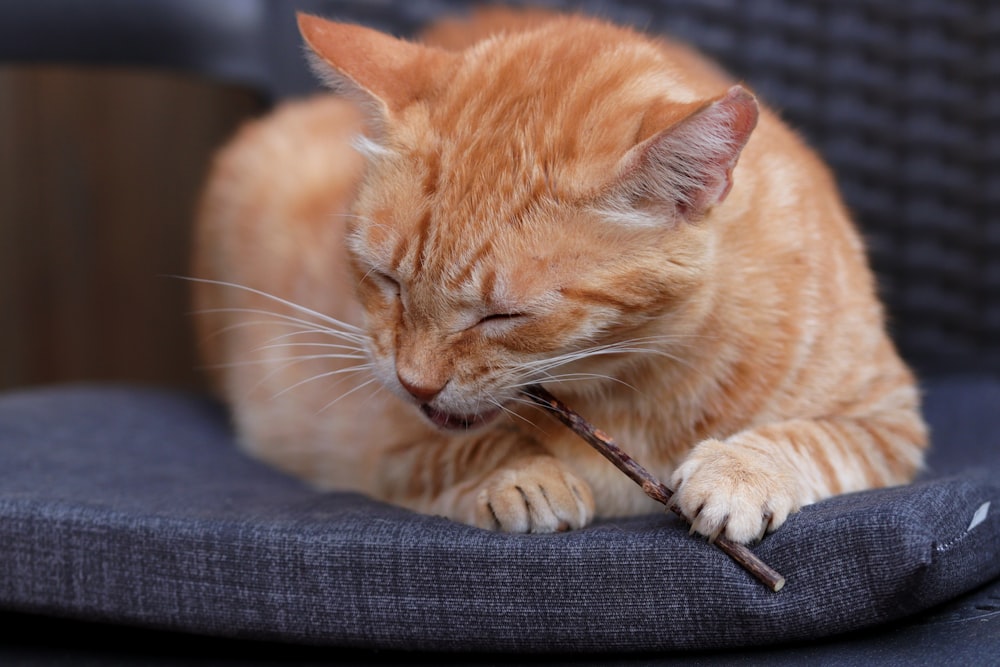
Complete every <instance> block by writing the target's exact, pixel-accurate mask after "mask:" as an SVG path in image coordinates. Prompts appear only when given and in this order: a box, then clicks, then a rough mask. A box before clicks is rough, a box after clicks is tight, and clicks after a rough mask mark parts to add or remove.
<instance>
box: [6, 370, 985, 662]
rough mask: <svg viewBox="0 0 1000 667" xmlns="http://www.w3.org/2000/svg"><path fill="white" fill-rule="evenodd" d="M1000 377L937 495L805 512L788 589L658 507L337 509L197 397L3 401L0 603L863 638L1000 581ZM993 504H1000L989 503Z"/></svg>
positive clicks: (433, 625) (937, 458) (375, 625)
mask: <svg viewBox="0 0 1000 667" xmlns="http://www.w3.org/2000/svg"><path fill="white" fill-rule="evenodd" d="M997 405H1000V382H998V381H997V380H987V379H979V380H976V379H964V380H952V381H948V382H940V383H936V384H932V385H931V386H930V387H929V390H928V414H929V417H930V419H931V421H932V425H933V426H934V428H935V432H936V433H937V442H936V447H935V450H934V453H933V455H932V457H931V467H930V470H929V472H928V474H927V475H926V477H925V478H924V479H922V480H921V481H919V482H918V483H916V484H914V485H912V486H909V487H903V488H894V489H885V490H878V491H870V492H865V493H858V494H852V495H848V496H843V497H839V498H834V499H831V500H828V501H825V502H821V503H818V504H816V505H813V506H810V507H807V508H806V509H805V510H803V511H802V512H801V513H799V514H797V515H795V516H793V517H792V518H791V519H790V520H789V521H788V523H787V524H786V525H785V527H783V528H782V529H781V530H780V531H778V532H776V533H775V534H773V535H771V536H769V537H768V538H767V539H766V540H764V541H763V542H762V543H761V544H760V545H759V546H758V547H756V551H757V553H758V554H759V555H760V556H761V557H762V558H763V559H764V560H765V561H766V562H768V563H769V564H771V565H772V566H774V567H775V568H776V569H778V570H779V571H780V572H781V573H782V574H784V575H785V576H786V577H787V579H788V584H787V586H786V587H785V589H784V590H783V591H782V592H780V593H777V594H775V593H771V592H770V591H768V590H766V589H765V588H764V587H763V586H761V585H760V584H759V583H757V582H756V581H755V580H753V579H751V578H750V577H749V576H748V575H747V574H746V573H745V572H743V571H742V570H741V569H740V568H738V567H737V566H736V565H734V564H733V563H732V562H731V561H730V560H729V559H728V557H726V556H725V555H723V554H722V553H721V552H719V551H718V550H716V549H715V548H713V547H711V546H709V545H708V544H706V543H705V542H704V541H703V540H701V539H697V538H693V537H689V536H688V534H687V531H686V530H685V529H684V527H683V526H682V525H681V524H680V523H679V522H676V521H675V520H673V519H672V518H670V517H667V516H665V515H662V514H657V515H650V516H644V517H638V518H634V519H629V520H621V521H613V522H603V523H600V524H599V525H595V526H592V527H590V528H587V529H584V530H580V531H576V532H570V533H566V534H560V535H550V536H513V535H503V534H495V533H490V532H486V531H482V530H478V529H475V528H470V527H467V526H463V525H460V524H456V523H452V522H450V521H447V520H445V519H441V518H436V517H427V516H421V515H416V514H413V513H410V512H407V511H405V510H402V509H398V508H395V507H391V506H388V505H384V504H381V503H378V502H375V501H372V500H369V499H366V498H364V497H362V496H359V495H355V494H341V493H319V492H316V491H313V490H311V489H309V488H307V487H306V486H304V485H302V484H300V483H299V482H297V481H295V480H293V479H290V478H288V477H285V476H283V475H281V474H279V473H278V472H275V471H273V470H271V469H269V468H266V467H264V466H263V465H260V464H258V463H256V462H254V461H251V460H249V459H247V458H246V457H244V456H243V455H242V454H241V453H239V452H238V451H237V449H236V447H235V445H234V442H233V439H232V435H231V433H230V431H229V429H228V426H227V421H226V417H225V414H224V412H223V411H222V410H221V409H220V408H219V407H218V406H217V405H215V404H213V403H212V402H210V401H208V400H206V399H204V398H202V397H198V396H191V395H183V394H177V393H170V392H166V391H159V390H152V389H141V388H136V387H108V386H68V387H60V388H45V389H39V390H33V391H23V392H20V393H9V394H6V395H3V396H0V609H7V610H14V611H31V612H39V613H44V614H50V615H58V616H68V617H77V618H87V619H96V620H105V621H111V622H119V623H128V624H136V625H142V626H147V627H155V628H166V629H175V630H183V631H190V632H196V633H206V634H213V635H220V636H236V637H253V638H258V639H276V640H283V641H292V642H309V643H321V644H331V645H340V646H363V647H378V648H408V649H414V648H422V649H444V650H453V649H465V650H500V651H506V650H520V651H558V650H563V651H570V650H571V651H580V650H585V651H596V650H622V649H628V650H655V649H669V648H717V647H733V646H746V645H756V644H765V643H766V644H771V643H776V642H782V641H791V640H798V639H806V638H814V637H818V636H823V635H831V634H835V633H839V632H844V631H848V630H852V629H856V628H862V627H869V626H873V625H876V624H880V623H884V622H886V621H889V620H890V619H895V618H900V617H903V616H906V615H909V614H913V613H915V612H917V611H920V610H923V609H926V608H928V607H931V606H933V605H935V604H937V603H939V602H942V601H944V600H947V599H949V598H952V597H954V596H956V595H958V594H960V593H962V592H964V591H967V590H970V589H972V588H974V587H975V586H977V585H978V584H981V583H983V582H986V581H988V580H990V579H991V578H992V577H995V576H997V575H998V574H1000V476H998V473H1000V453H998V452H1000V447H998V444H1000V442H998V441H1000V428H998V427H1000V418H998V416H997V411H996V409H995V407H996V406H997ZM990 502H992V511H989V510H984V507H986V503H990Z"/></svg>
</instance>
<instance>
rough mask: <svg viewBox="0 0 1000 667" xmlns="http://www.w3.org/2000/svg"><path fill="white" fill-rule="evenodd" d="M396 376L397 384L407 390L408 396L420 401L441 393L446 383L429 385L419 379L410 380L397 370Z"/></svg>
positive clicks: (428, 400) (428, 399)
mask: <svg viewBox="0 0 1000 667" xmlns="http://www.w3.org/2000/svg"><path fill="white" fill-rule="evenodd" d="M396 378H397V379H398V380H399V384H401V385H403V389H405V390H406V391H407V392H409V394H410V396H412V397H413V398H415V399H417V400H418V401H420V402H421V403H428V402H430V401H431V400H432V399H433V398H434V397H435V396H437V395H438V394H440V393H441V390H442V389H444V385H446V384H448V383H447V382H445V383H444V384H440V385H430V384H426V383H422V382H421V381H419V380H417V381H414V380H410V379H407V378H405V377H404V376H403V375H402V374H401V373H399V372H398V371H397V372H396Z"/></svg>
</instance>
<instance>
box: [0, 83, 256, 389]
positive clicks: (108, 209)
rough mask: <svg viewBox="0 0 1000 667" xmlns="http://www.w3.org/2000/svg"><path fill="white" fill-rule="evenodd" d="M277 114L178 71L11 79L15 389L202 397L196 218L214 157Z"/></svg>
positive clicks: (2, 238)
mask: <svg viewBox="0 0 1000 667" xmlns="http://www.w3.org/2000/svg"><path fill="white" fill-rule="evenodd" d="M262 108H263V101H262V100H261V99H260V98H259V96H257V95H256V94H254V93H252V92H250V91H247V90H245V89H241V88H237V87H235V86H223V85H217V84H213V83H209V82H205V81H199V80H196V79H193V78H187V77H182V76H179V75H176V74H171V73H165V72H152V73H151V72H143V71H138V70H134V71H122V70H107V69H102V68H81V67H66V66H58V65H44V66H29V67H24V66H5V67H0V304H3V309H2V315H0V318H2V320H3V324H2V326H0V389H4V388H8V387H14V386H18V385H33V384H40V383H50V382H60V381H73V380H129V381H139V382H148V383H156V384H165V385H171V386H178V387H185V388H195V387H199V386H200V383H201V378H200V376H199V374H198V373H197V371H196V369H195V364H196V362H195V361H194V359H195V355H194V345H193V335H192V333H191V330H190V326H189V325H190V322H189V317H188V316H187V315H186V312H187V310H188V306H187V303H186V301H187V285H186V284H185V283H184V282H183V281H180V280H177V279H175V278H171V277H169V276H173V275H187V274H188V265H187V255H188V252H189V244H190V237H191V223H190V221H191V216H192V212H193V211H194V210H195V204H196V199H197V193H198V190H199V187H200V184H201V182H202V180H203V178H204V176H205V173H206V169H207V166H208V164H209V159H210V156H211V153H212V151H213V150H214V149H215V148H216V147H217V146H218V145H219V144H220V143H221V142H222V141H223V140H224V139H225V138H226V137H227V136H228V135H229V134H230V133H231V132H232V130H233V127H234V126H236V125H237V124H238V123H239V122H241V121H242V120H243V119H246V118H248V117H250V116H252V115H253V114H255V113H258V112H259V111H260V110H261V109H262Z"/></svg>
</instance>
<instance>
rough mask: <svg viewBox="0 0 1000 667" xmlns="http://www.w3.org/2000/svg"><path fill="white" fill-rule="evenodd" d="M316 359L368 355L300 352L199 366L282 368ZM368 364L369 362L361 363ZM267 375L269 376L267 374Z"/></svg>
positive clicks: (212, 367)
mask: <svg viewBox="0 0 1000 667" xmlns="http://www.w3.org/2000/svg"><path fill="white" fill-rule="evenodd" d="M316 359H360V360H364V361H367V360H368V357H367V356H366V355H359V354H302V355H295V356H292V357H274V358H269V359H244V360H243V361H227V362H225V363H221V364H206V365H204V366H201V368H208V369H214V368H240V367H243V366H262V365H265V364H271V363H280V364H282V366H281V368H280V369H278V370H284V369H286V368H288V367H289V366H293V365H295V364H296V363H298V362H300V361H313V360H316ZM362 365H364V366H368V365H369V364H362ZM359 367H360V366H352V367H351V368H359ZM268 377H269V376H268Z"/></svg>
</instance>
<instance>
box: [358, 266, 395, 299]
mask: <svg viewBox="0 0 1000 667" xmlns="http://www.w3.org/2000/svg"><path fill="white" fill-rule="evenodd" d="M366 277H367V278H369V279H371V280H372V282H374V283H375V284H376V285H378V286H379V288H381V289H382V291H383V292H384V293H385V294H386V295H388V296H392V297H398V296H399V295H400V293H401V292H402V288H401V287H400V285H399V281H398V280H396V279H395V278H393V277H392V276H390V275H388V274H386V273H383V272H381V271H378V270H376V269H372V270H371V271H369V272H368V275H367V276H366Z"/></svg>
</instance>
